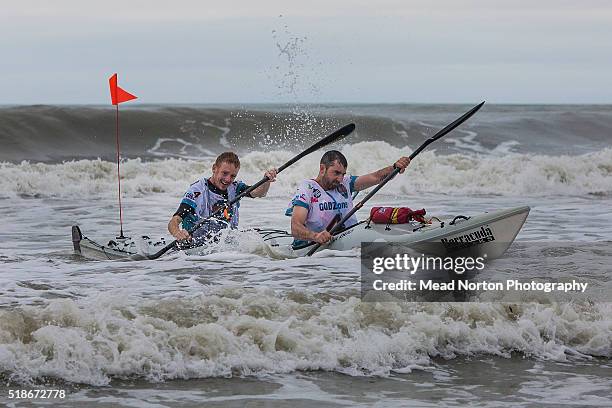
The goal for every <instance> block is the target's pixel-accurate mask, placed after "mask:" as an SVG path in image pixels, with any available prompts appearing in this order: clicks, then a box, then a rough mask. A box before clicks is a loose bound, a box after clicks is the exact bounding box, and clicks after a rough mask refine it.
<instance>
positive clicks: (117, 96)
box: [108, 74, 138, 105]
mask: <svg viewBox="0 0 612 408" xmlns="http://www.w3.org/2000/svg"><path fill="white" fill-rule="evenodd" d="M108 82H109V84H110V93H111V102H112V103H113V105H119V104H120V103H123V102H127V101H131V100H132V99H136V98H138V97H137V96H134V95H132V94H131V93H129V92H126V91H124V90H123V89H121V88H120V87H119V86H117V74H113V76H112V77H110V78H109V79H108Z"/></svg>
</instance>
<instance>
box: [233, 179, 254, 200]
mask: <svg viewBox="0 0 612 408" xmlns="http://www.w3.org/2000/svg"><path fill="white" fill-rule="evenodd" d="M249 188H251V186H249V185H248V184H245V183H243V182H242V181H239V182H238V184H237V185H236V195H239V194H241V193H242V192H243V191H246V190H248V189H249ZM245 197H249V198H253V196H252V195H251V193H249V194H247V195H245Z"/></svg>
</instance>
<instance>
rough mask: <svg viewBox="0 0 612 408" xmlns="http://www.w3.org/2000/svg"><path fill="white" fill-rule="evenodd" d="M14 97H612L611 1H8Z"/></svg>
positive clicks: (5, 18) (4, 59) (5, 60)
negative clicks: (112, 83) (114, 83)
mask: <svg viewBox="0 0 612 408" xmlns="http://www.w3.org/2000/svg"><path fill="white" fill-rule="evenodd" d="M3 3H4V4H2V10H1V12H0V44H1V47H0V49H1V50H2V56H1V57H0V61H1V68H0V69H1V74H2V75H0V89H1V92H0V104H37V103H57V104H70V103H79V104H81V103H82V104H105V103H109V101H110V97H109V92H108V77H110V76H111V75H112V74H113V73H114V72H117V73H118V74H119V85H120V86H121V87H123V88H124V89H126V90H127V91H129V92H132V93H134V94H135V95H137V96H138V97H139V99H138V100H137V101H135V102H130V104H135V103H256V102H263V103H279V102H282V103H284V102H296V101H301V102H306V101H310V102H384V103H392V102H424V103H455V102H469V103H475V102H478V101H481V100H487V101H488V102H490V103H612V2H610V1H604V0H602V1H593V0H587V1H575V0H572V1H564V0H545V1H542V0H538V1H533V0H530V1H523V0H513V1H490V0H482V1H476V0H472V1H457V0H446V1H423V0H421V1H409V0H314V1H312V0H309V1H300V2H297V1H289V0H282V1H281V0H278V1H277V0H274V1H266V0H260V1H255V0H250V1H247V0H240V1H231V0H225V1H219V0H215V1H207V0H206V1H202V0H200V1H197V0H189V1H180V0H179V1H174V2H172V1H167V0H164V1H157V0H148V1H141V0H138V1H135V0H129V1H128V0H123V1H114V0H111V1H108V0H107V1H95V2H94V1H83V0H80V1H72V0H64V1H61V0H59V1H58V0H56V1H46V0H39V1H34V0H20V1H8V0H7V1H3Z"/></svg>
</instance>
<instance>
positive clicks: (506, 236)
mask: <svg viewBox="0 0 612 408" xmlns="http://www.w3.org/2000/svg"><path fill="white" fill-rule="evenodd" d="M529 210H530V209H529V207H527V206H525V207H516V208H510V209H506V210H500V211H492V212H488V213H484V214H480V215H477V216H473V217H462V216H459V217H455V218H454V219H453V218H450V219H447V220H441V221H436V222H433V223H432V224H429V225H422V224H413V223H409V224H391V225H388V226H387V225H384V224H369V225H368V224H367V223H366V222H361V223H359V224H357V225H356V226H353V227H352V228H349V229H347V230H345V231H343V232H341V233H339V234H338V235H337V236H336V237H334V239H333V240H332V242H331V243H329V244H326V245H323V246H321V248H320V249H319V251H321V250H324V249H331V250H336V251H346V250H350V249H353V248H357V247H360V246H361V244H362V242H392V243H403V244H406V246H409V247H410V248H413V249H415V250H417V251H422V252H427V253H431V254H434V255H439V256H452V255H454V254H456V253H457V251H459V250H469V251H470V255H471V256H483V255H484V254H486V256H487V258H488V259H494V258H498V257H500V256H501V255H502V254H503V253H504V252H505V251H506V250H507V249H508V247H509V246H510V245H511V244H512V242H513V241H514V239H515V237H516V235H517V234H518V233H519V231H520V230H521V227H522V226H523V224H524V223H525V220H526V219H527V216H528V215H529ZM72 228H73V230H72V241H73V247H74V252H75V253H77V254H79V255H82V256H84V257H86V258H89V259H98V260H115V259H133V260H139V259H146V257H145V256H143V255H141V254H142V253H143V252H142V251H139V248H140V249H142V248H143V247H144V249H145V253H155V252H157V251H158V250H159V249H161V248H163V247H164V246H165V245H166V242H165V241H164V240H163V239H162V240H159V241H156V242H153V241H151V240H150V239H149V238H148V237H142V238H140V239H139V240H138V242H137V241H136V240H132V239H126V240H117V239H114V240H110V241H109V242H108V244H106V245H103V244H99V243H97V242H96V241H93V240H91V239H89V238H87V237H84V236H83V235H82V233H81V231H80V229H79V227H78V226H73V227H72ZM258 232H259V234H260V235H261V237H262V238H263V240H264V241H265V242H266V243H267V244H268V245H269V246H270V247H271V249H272V250H273V251H274V252H278V253H279V255H281V256H283V257H300V256H305V255H306V254H307V253H308V251H309V250H310V249H311V248H312V246H307V247H304V248H301V249H294V248H293V247H292V245H291V244H292V242H293V237H291V235H290V234H289V233H288V232H285V231H280V230H258ZM137 243H138V245H137ZM185 252H186V253H187V255H199V254H201V253H202V252H203V251H202V248H200V247H198V248H192V249H189V250H186V251H185Z"/></svg>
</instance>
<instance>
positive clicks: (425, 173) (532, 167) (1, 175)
mask: <svg viewBox="0 0 612 408" xmlns="http://www.w3.org/2000/svg"><path fill="white" fill-rule="evenodd" d="M341 150H342V151H343V152H344V153H345V155H346V156H347V157H348V159H349V169H348V170H349V173H352V174H356V175H359V174H366V173H368V172H371V171H374V170H377V169H379V168H381V167H384V166H387V165H389V164H391V163H392V162H393V161H394V160H395V159H396V158H398V157H400V156H401V155H408V154H409V153H410V152H411V150H410V149H398V148H396V147H393V146H391V145H389V144H387V143H386V142H360V143H356V144H352V145H345V146H344V147H342V148H341ZM294 154H295V153H292V152H289V151H285V150H275V151H270V152H263V151H255V152H251V153H248V154H246V155H243V156H242V157H241V163H242V167H241V171H240V174H239V178H241V179H243V180H245V181H246V182H247V183H254V182H255V181H258V180H259V179H260V178H261V177H263V173H264V170H265V169H267V168H270V167H274V166H279V165H280V164H282V163H284V162H286V161H287V160H289V159H290V158H292V157H293V156H294ZM318 160H319V154H316V153H315V154H313V155H311V156H308V157H306V158H304V159H302V160H300V161H299V162H297V163H296V164H294V165H293V166H291V167H290V168H288V169H287V170H285V171H284V172H282V173H281V174H280V175H279V177H278V180H277V182H276V183H274V184H273V186H272V188H271V189H270V193H269V195H270V196H277V197H288V196H290V195H291V194H292V193H293V191H294V189H295V188H296V186H297V184H298V183H299V182H300V181H301V180H303V179H304V178H314V177H316V175H317V172H318ZM212 163H213V159H212V158H209V159H202V160H187V159H163V160H155V161H144V160H141V159H128V160H125V161H124V162H123V164H122V167H121V176H122V184H121V186H122V191H123V193H124V195H125V196H128V197H142V196H144V195H149V194H170V195H173V196H180V195H181V194H182V193H183V192H184V190H185V189H186V188H187V186H188V185H189V184H190V183H192V182H193V181H195V180H197V179H198V178H200V177H203V176H208V175H209V174H210V168H211V167H212ZM116 178H117V168H116V163H113V162H109V161H104V160H101V159H97V160H76V161H67V162H63V163H59V164H47V163H30V162H27V161H24V162H21V163H18V164H16V163H8V162H4V163H0V197H5V198H8V197H19V196H21V197H73V196H74V195H75V194H86V195H87V196H88V197H94V196H108V197H113V196H115V195H116V182H117V180H116ZM382 192H383V193H384V192H387V193H396V194H397V193H400V194H406V195H414V194H418V193H442V194H457V193H458V194H500V195H517V194H520V195H535V196H537V195H549V194H559V195H583V194H594V195H609V194H611V193H612V149H611V148H608V149H603V150H601V151H598V152H593V153H586V154H583V155H577V156H547V155H538V154H519V153H509V154H506V155H504V156H492V155H473V154H458V153H457V154H448V155H441V154H437V153H436V152H435V151H425V152H423V153H421V154H420V155H419V156H418V157H417V158H416V159H415V160H414V162H413V163H412V164H411V165H410V167H409V169H408V171H407V172H406V173H404V174H403V175H400V176H398V177H397V178H396V179H395V180H393V181H392V182H391V183H390V184H389V185H388V186H386V187H385V189H384V190H383V191H382Z"/></svg>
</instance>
